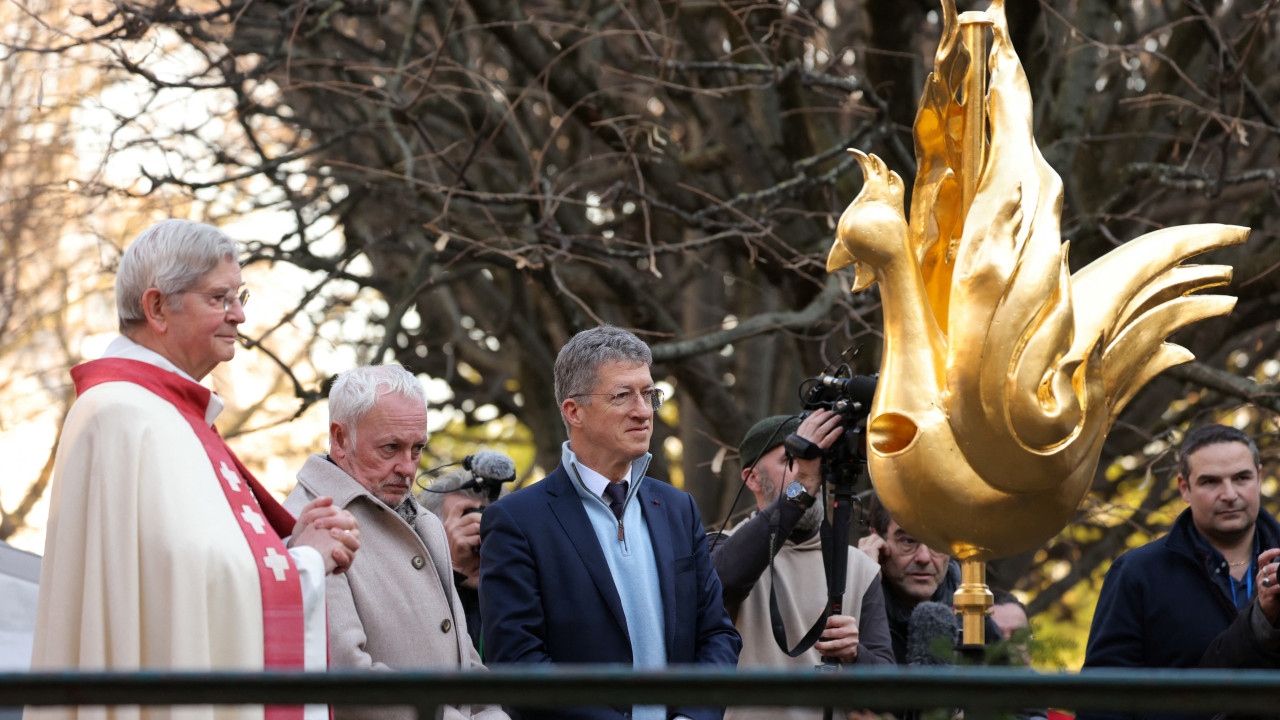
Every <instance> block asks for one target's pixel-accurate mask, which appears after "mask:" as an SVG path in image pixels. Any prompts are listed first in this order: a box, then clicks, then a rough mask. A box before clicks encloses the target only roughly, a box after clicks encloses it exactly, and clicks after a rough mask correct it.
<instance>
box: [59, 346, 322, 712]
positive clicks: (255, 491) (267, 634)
mask: <svg viewBox="0 0 1280 720" xmlns="http://www.w3.org/2000/svg"><path fill="white" fill-rule="evenodd" d="M71 379H72V380H73V381H74V382H75V386H76V397H79V396H80V395H81V394H83V393H84V392H85V391H86V390H88V389H89V388H91V387H93V386H95V385H99V384H101V383H106V382H129V383H133V384H135V385H140V386H141V387H143V388H145V389H147V390H149V391H151V392H152V393H154V394H155V395H157V396H159V397H160V398H161V399H163V400H165V401H166V402H168V403H170V404H172V405H173V406H174V407H175V408H176V409H177V410H178V412H179V413H181V414H182V417H183V418H184V419H185V420H186V421H187V422H188V423H190V425H191V429H192V431H194V432H195V434H196V437H198V438H200V443H201V444H202V445H204V449H205V453H206V454H207V455H208V456H209V461H210V462H211V463H212V464H213V474H214V476H215V477H217V478H219V479H220V480H221V482H219V483H218V486H219V487H221V488H222V491H223V493H224V494H225V495H226V498H227V504H228V506H229V507H230V508H231V514H232V515H233V516H235V518H236V522H238V523H240V531H241V532H243V533H244V537H245V540H246V541H248V543H249V547H250V549H251V550H252V551H253V556H254V558H255V559H256V561H257V566H258V581H259V585H261V587H262V631H263V648H264V652H263V658H262V664H263V667H264V668H267V669H280V670H301V669H303V667H304V665H305V629H304V620H303V612H302V585H301V583H300V582H299V578H298V568H297V567H296V566H295V565H294V564H293V559H292V558H291V557H290V556H289V551H288V549H287V548H286V547H285V545H284V543H283V542H282V541H281V539H280V538H282V537H288V536H289V535H291V534H292V533H293V526H294V524H295V523H296V519H295V518H294V517H293V515H292V514H291V513H290V512H289V511H288V510H285V509H284V506H283V505H281V504H280V503H279V502H277V501H276V499H275V498H274V497H272V496H271V493H269V492H267V490H266V489H265V488H263V487H262V484H261V483H259V482H258V480H257V479H256V478H254V477H253V474H252V473H250V472H249V471H248V470H247V469H246V468H245V466H244V465H243V464H242V463H241V462H240V459H239V458H237V457H236V455H235V453H233V452H231V448H229V447H227V443H226V442H225V441H224V440H223V439H222V436H221V435H219V434H218V431H217V429H215V428H214V427H213V426H211V425H207V424H205V409H206V408H207V407H208V406H209V398H210V396H211V395H212V394H213V393H212V391H210V390H209V389H208V388H206V387H204V386H203V385H200V384H199V383H195V382H192V381H190V380H187V379H186V378H183V377H181V376H179V375H177V374H175V373H172V372H169V371H167V370H164V369H163V368H159V367H156V366H154V365H151V364H149V363H145V362H141V361H138V360H126V359H123V358H104V359H102V360H93V361H90V362H87V363H84V364H81V365H78V366H76V367H74V368H72V369H71ZM265 714H266V718H267V719H268V720H285V719H286V718H290V719H297V720H300V719H301V718H302V716H303V710H302V706H300V705H296V706H282V705H268V706H266V708H265Z"/></svg>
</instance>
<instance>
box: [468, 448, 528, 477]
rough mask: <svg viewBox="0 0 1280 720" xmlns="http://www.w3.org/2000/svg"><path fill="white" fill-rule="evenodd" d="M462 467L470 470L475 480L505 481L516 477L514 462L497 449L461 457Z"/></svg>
mask: <svg viewBox="0 0 1280 720" xmlns="http://www.w3.org/2000/svg"><path fill="white" fill-rule="evenodd" d="M462 467H463V468H464V469H466V470H470V471H471V474H472V475H474V476H476V479H477V480H481V479H483V480H493V481H496V482H499V483H507V482H511V481H512V480H515V479H516V463H515V461H514V460H512V459H511V458H509V457H507V456H506V455H503V454H502V453H500V452H498V451H497V450H481V451H480V452H478V453H476V454H475V455H468V456H466V457H464V458H462Z"/></svg>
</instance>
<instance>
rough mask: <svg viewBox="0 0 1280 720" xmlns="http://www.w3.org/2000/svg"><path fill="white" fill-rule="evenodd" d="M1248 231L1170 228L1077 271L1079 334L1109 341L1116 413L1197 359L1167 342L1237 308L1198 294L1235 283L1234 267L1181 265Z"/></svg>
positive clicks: (1227, 300) (1107, 365)
mask: <svg viewBox="0 0 1280 720" xmlns="http://www.w3.org/2000/svg"><path fill="white" fill-rule="evenodd" d="M1248 236H1249V229H1248V228H1243V227H1238V226H1234V225H1216V224H1204V225H1185V226H1181V227H1173V228H1165V229H1163V230H1157V231H1155V232H1152V233H1147V234H1146V235H1143V236H1142V237H1139V238H1136V239H1134V240H1131V241H1130V242H1128V243H1125V244H1124V245H1122V246H1120V247H1119V248H1117V249H1115V250H1113V251H1111V252H1110V253H1108V254H1107V255H1105V256H1103V257H1101V258H1099V259H1098V260H1096V261H1094V262H1093V263H1091V264H1090V265H1088V266H1087V267H1085V268H1083V269H1081V270H1080V271H1079V272H1077V273H1076V274H1075V275H1074V276H1072V285H1073V288H1074V290H1075V292H1076V302H1077V306H1078V309H1077V314H1076V317H1077V318H1078V323H1079V324H1078V326H1077V337H1078V338H1080V337H1091V338H1097V339H1098V341H1100V342H1101V343H1102V352H1103V355H1102V372H1103V388H1104V393H1105V397H1106V398H1107V402H1108V405H1109V406H1110V409H1111V414H1112V417H1114V416H1115V415H1116V414H1117V413H1119V412H1120V410H1121V409H1122V408H1123V407H1124V405H1125V404H1126V403H1127V402H1128V401H1129V400H1130V399H1132V397H1133V395H1134V394H1135V393H1136V392H1137V391H1138V389H1139V388H1141V387H1142V386H1143V385H1144V384H1145V383H1147V382H1148V381H1149V380H1151V378H1153V377H1155V376H1156V375H1158V374H1160V373H1161V372H1163V371H1165V370H1167V369H1169V368H1171V367H1173V366H1174V365H1178V364H1181V363H1184V362H1188V361H1190V360H1192V359H1193V356H1192V354H1191V353H1190V352H1188V351H1187V350H1185V349H1183V348H1182V347H1179V346H1178V345H1174V344H1172V343H1166V342H1164V339H1165V338H1166V337H1168V336H1169V335H1170V334H1171V333H1173V332H1174V331H1176V330H1179V329H1181V328H1183V327H1186V326H1187V325H1190V324H1191V323H1193V322H1197V321H1200V320H1205V319H1207V318H1211V317H1215V316H1218V315H1225V314H1227V313H1229V312H1231V309H1232V308H1233V307H1234V306H1235V299H1234V298H1231V297H1227V296H1224V295H1194V294H1193V293H1195V292H1198V291H1200V290H1205V289H1208V288H1212V287H1217V286H1221V285H1225V284H1227V283H1229V282H1230V281H1231V268H1230V267H1229V266H1226V265H1180V263H1182V262H1183V261H1184V260H1187V259H1188V258H1191V257H1194V256H1196V255H1199V254H1201V253H1204V252H1208V251H1210V250H1215V249H1218V248H1223V247H1228V246H1231V245H1238V244H1240V243H1242V242H1244V241H1245V239H1246V238H1247V237H1248ZM1153 258H1155V259H1157V261H1156V262H1152V259H1153ZM1135 270H1136V271H1137V272H1135ZM1076 351H1078V349H1077V348H1073V352H1076Z"/></svg>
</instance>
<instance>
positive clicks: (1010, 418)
mask: <svg viewBox="0 0 1280 720" xmlns="http://www.w3.org/2000/svg"><path fill="white" fill-rule="evenodd" d="M943 15H944V32H943V37H942V41H941V43H940V45H939V48H938V53H937V62H936V66H935V69H934V72H933V73H932V74H931V75H930V76H929V79H928V80H927V82H926V88H925V92H924V96H923V97H922V99H921V107H920V110H919V112H918V115H917V118H916V124H915V134H916V154H917V158H918V160H919V172H918V174H917V176H916V181H915V187H914V191H913V195H912V203H911V218H910V222H908V220H907V218H906V217H905V216H904V214H903V196H904V188H903V183H902V179H901V178H900V177H899V176H898V175H897V174H896V173H894V172H891V171H889V169H888V168H886V167H885V164H884V162H882V161H881V160H880V159H879V158H877V157H875V156H874V155H872V156H867V155H863V154H862V153H859V152H857V151H851V152H853V153H854V154H855V155H857V159H858V162H859V164H860V165H861V166H862V170H863V173H864V176H865V180H866V181H865V184H864V185H863V188H862V192H861V193H859V194H858V196H857V198H856V199H855V200H854V201H853V202H852V203H851V204H850V205H849V207H848V209H846V210H845V212H844V214H843V216H842V217H841V218H840V222H839V225H838V228H837V230H836V243H835V246H834V247H833V248H832V249H831V254H830V256H829V258H828V260H827V270H828V271H829V272H834V271H835V270H836V269H838V268H841V267H844V266H846V265H849V264H853V265H854V266H855V271H856V276H855V282H854V291H858V290H861V289H863V288H865V287H867V286H869V285H870V284H872V283H875V282H878V283H880V292H881V299H882V303H883V311H884V335H885V341H884V356H883V361H882V365H881V368H880V381H879V382H880V384H879V387H878V390H877V392H876V395H875V400H874V402H873V405H872V409H871V413H870V415H869V416H868V420H867V429H868V432H867V437H868V443H867V444H868V448H867V455H868V467H869V471H870V474H871V478H872V482H873V483H874V485H875V488H876V490H877V492H878V494H879V495H880V498H881V500H882V501H883V503H884V505H885V507H886V508H887V509H888V510H889V512H890V514H891V515H892V516H893V517H894V519H895V520H897V521H898V522H899V524H901V525H902V526H903V528H905V529H906V530H907V531H908V532H910V533H911V534H912V535H914V536H916V537H917V538H918V539H919V540H920V541H921V542H924V543H925V544H927V545H929V546H931V547H933V548H936V549H938V550H943V549H945V550H946V551H948V552H950V553H951V554H952V555H954V556H956V557H958V558H959V559H961V560H963V561H967V563H970V564H977V565H978V566H979V567H981V563H982V562H985V561H986V560H989V559H992V558H996V557H1004V556H1007V555H1012V554H1015V553H1018V552H1022V551H1024V550H1028V549H1032V548H1034V547H1036V546H1038V545H1040V544H1041V543H1043V542H1044V541H1046V540H1048V539H1049V538H1050V537H1052V536H1053V535H1054V534H1056V533H1057V532H1058V530H1059V529H1061V528H1062V527H1063V526H1064V525H1065V524H1066V523H1067V521H1068V520H1069V519H1070V517H1071V516H1072V514H1073V513H1074V512H1075V510H1076V508H1077V507H1078V506H1079V504H1080V501H1081V499H1082V498H1083V497H1084V495H1085V493H1086V492H1087V491H1088V489H1089V486H1090V483H1091V481H1092V480H1093V477H1094V470H1095V468H1096V466H1097V463H1098V457H1099V454H1100V452H1101V448H1102V443H1103V440H1104V439H1105V438H1106V434H1107V431H1108V429H1109V428H1110V426H1111V424H1112V422H1113V421H1114V419H1115V417H1116V415H1117V414H1118V413H1119V412H1120V410H1121V408H1123V407H1124V406H1125V404H1126V403H1127V402H1128V401H1129V400H1130V399H1131V398H1132V397H1133V396H1134V394H1135V393H1136V392H1137V391H1138V390H1139V389H1140V388H1141V387H1142V386H1143V385H1144V384H1145V383H1147V382H1148V381H1149V380H1150V379H1151V378H1152V377H1154V376H1155V375H1156V374H1158V373H1160V372H1161V371H1163V370H1165V369H1166V368H1168V367H1171V366H1173V365H1176V364H1178V363H1183V362H1187V361H1189V360H1191V359H1192V355H1191V353H1190V352H1188V351H1187V350H1185V349H1184V348H1181V347H1179V346H1177V345H1173V344H1170V343H1167V342H1165V338H1166V337H1167V336H1168V335H1169V334H1170V333H1171V332H1173V331H1175V330H1177V329H1178V328H1181V327H1183V326H1185V325H1187V324H1189V323H1192V322H1194V321H1197V320H1201V319H1204V318H1208V317H1212V316H1215V315H1222V314H1225V313H1227V312H1229V311H1230V310H1231V308H1232V306H1233V305H1234V303H1235V300H1234V298H1230V297H1225V296H1218V295H1193V294H1192V293H1193V292H1195V291H1197V290H1200V289H1203V288H1208V287H1212V286H1215V285H1222V284H1225V283H1227V282H1229V281H1230V278H1231V269H1230V267H1227V266H1218V265H1207V266H1183V265H1181V264H1180V263H1181V262H1182V261H1183V260H1184V259H1186V258H1189V257H1191V256H1194V255H1196V254H1198V253H1203V252H1206V251H1208V250H1212V249H1215V248H1220V247H1225V246H1228V245H1234V244H1237V243H1241V242H1243V241H1244V240H1245V238H1246V237H1247V236H1248V232H1249V231H1248V229H1247V228H1243V227H1233V226H1227V225H1189V226H1184V227H1173V228H1167V229H1164V230H1158V231H1156V232H1153V233H1150V234H1147V235H1144V236H1142V237H1140V238H1137V239H1136V240H1133V241H1131V242H1128V243H1126V244H1124V245H1123V246H1121V247H1119V248H1117V249H1115V250H1113V251H1112V252H1110V253H1109V254H1107V255H1106V256H1105V257H1102V258H1100V259H1098V260H1097V261H1095V262H1094V263H1092V264H1091V265H1089V266H1088V267H1086V268H1084V269H1082V270H1080V271H1078V272H1076V273H1074V274H1072V273H1071V272H1070V271H1069V270H1068V266H1067V244H1066V243H1064V242H1062V240H1061V236H1060V233H1059V224H1058V223H1059V217H1060V213H1061V206H1062V182H1061V180H1060V179H1059V177H1058V175H1057V174H1056V173H1055V172H1054V171H1053V169H1052V168H1051V167H1049V165H1048V163H1046V162H1045V160H1044V158H1043V157H1042V156H1041V154H1040V151H1039V148H1037V147H1036V144H1035V141H1034V139H1033V137H1032V128H1031V94H1030V89H1029V86H1028V84H1027V79H1026V76H1025V74H1024V73H1023V70H1022V66H1021V64H1020V63H1019V61H1018V57H1017V55H1016V54H1015V53H1014V50H1013V46H1012V43H1011V42H1010V40H1009V35H1008V31H1007V25H1006V21H1005V17H1004V6H1003V1H1002V0H997V1H996V2H994V3H993V4H992V6H991V8H990V9H988V11H987V12H986V13H965V15H963V16H960V17H959V18H957V15H956V10H955V5H954V0H943ZM988 27H989V28H990V32H991V34H992V35H991V37H992V41H991V45H992V49H991V52H990V55H989V58H988V63H983V62H981V59H982V58H984V57H986V55H987V53H986V51H985V43H986V33H987V28H988ZM975 58H977V60H975ZM988 65H989V71H988V70H987V69H986V66H988ZM987 72H989V78H987V77H985V75H986V73H987ZM975 77H976V78H977V80H976V83H977V84H974V83H975V80H974V78H975ZM984 86H985V89H986V91H985V98H984V92H983V88H984ZM988 138H989V140H988ZM979 577H981V576H979ZM969 578H970V576H969V575H968V574H967V573H966V582H968V581H969ZM979 587H980V588H981V589H982V591H983V592H985V585H981V584H980V585H979ZM962 589H964V588H963V587H962ZM988 597H989V595H988ZM959 604H960V601H959V597H958V599H957V605H959ZM966 627H968V625H966ZM979 628H980V625H979ZM979 632H980V630H979Z"/></svg>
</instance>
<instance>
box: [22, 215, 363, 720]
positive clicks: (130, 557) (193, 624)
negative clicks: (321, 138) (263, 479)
mask: <svg viewBox="0 0 1280 720" xmlns="http://www.w3.org/2000/svg"><path fill="white" fill-rule="evenodd" d="M236 258H237V249H236V245H235V243H234V242H233V241H232V240H231V239H230V238H228V237H227V236H226V235H224V234H223V233H222V232H221V231H219V230H218V229H217V228H214V227H212V226H209V225H202V224H198V223H193V222H189V221H185V220H166V221H164V222H161V223H158V224H157V225H154V226H152V227H151V228H149V229H147V230H145V231H144V232H143V233H142V234H141V235H139V236H138V238H137V239H135V240H134V242H133V243H132V244H131V245H130V246H129V248H128V249H127V250H126V252H125V254H124V257H123V258H122V259H121V261H120V267H119V270H118V272H117V276H116V307H117V311H118V313H119V319H120V331H121V337H119V338H117V339H116V340H115V341H114V342H112V343H111V345H110V346H109V347H108V349H107V351H106V353H105V356H104V357H103V358H101V359H99V360H94V361H91V362H88V363H84V364H83V365H80V366H78V367H76V368H74V369H73V370H72V379H73V380H74V382H75V385H76V393H77V399H76V402H75V404H74V405H73V406H72V408H71V411H70V412H69V413H68V415H67V419H66V423H65V425H64V426H63V430H62V436H61V439H60V441H59V443H58V451H57V458H56V461H55V465H54V471H53V480H52V491H51V497H50V511H49V524H48V529H47V536H46V540H45V552H44V562H43V566H42V571H41V575H40V600H39V608H38V616H37V620H36V632H35V641H34V650H33V654H32V669H33V670H66V669H80V670H142V669H147V670H168V669H172V670H194V671H201V670H262V669H264V668H269V669H282V670H283V669H287V670H300V669H307V670H313V669H314V670H323V669H325V667H326V665H327V662H326V644H327V640H326V630H325V602H324V582H325V576H326V574H331V573H342V572H345V571H346V569H347V568H348V567H350V565H351V562H352V560H353V558H354V556H355V552H356V549H357V548H358V547H359V539H358V537H359V530H358V524H357V522H356V520H355V518H354V517H353V516H352V515H351V514H350V513H348V512H346V511H344V510H341V509H339V508H336V507H334V506H333V503H332V500H331V499H329V498H319V499H317V500H316V501H314V502H312V503H310V504H309V505H307V506H306V507H305V508H302V510H301V512H300V514H299V516H298V518H297V519H296V520H295V519H294V517H293V516H292V515H290V514H289V512H288V511H286V510H285V509H284V508H283V507H282V506H281V505H280V504H279V503H278V502H277V501H276V500H275V499H274V498H272V497H271V495H270V494H269V493H267V492H266V491H265V490H263V489H262V486H261V485H260V484H258V482H257V480H256V479H254V478H253V476H252V475H251V474H250V473H249V472H248V470H246V469H245V468H244V466H243V465H242V464H241V463H240V461H239V460H238V459H237V458H236V457H235V454H234V453H232V452H231V450H230V448H228V447H227V445H226V443H225V442H223V441H222V438H221V437H220V436H219V435H218V433H217V431H216V429H214V427H213V423H214V420H215V419H216V418H217V416H218V413H219V412H220V411H221V410H222V407H223V403H222V400H221V399H220V398H219V397H218V396H217V395H215V394H213V393H211V392H210V391H209V390H208V389H207V388H205V387H204V386H202V385H200V384H199V381H200V380H201V379H203V378H204V377H205V376H206V375H208V374H209V372H210V371H211V370H213V368H214V367H215V366H217V365H218V363H221V362H226V361H228V360H230V359H231V358H232V356H233V355H234V354H235V344H236V337H237V327H238V326H239V324H240V323H241V322H243V321H244V302H245V300H247V293H245V292H244V291H243V290H242V286H243V284H244V283H243V281H242V280H241V276H240V266H239V263H238V262H237V259H236ZM27 713H28V717H33V718H70V717H84V718H120V719H126V718H139V717H141V718H155V719H157V720H163V719H167V718H171V717H172V718H183V719H184V720H257V719H259V718H264V719H265V720H277V719H279V720H284V719H285V718H289V719H291V720H292V719H299V720H300V719H301V718H304V717H305V718H307V719H308V720H310V719H311V718H316V719H317V720H322V719H323V718H327V717H328V709H327V707H325V706H322V705H321V706H307V707H306V708H305V709H304V708H303V707H301V706H267V707H265V708H264V707H262V706H175V707H165V706H153V707H144V708H137V707H115V708H74V707H73V708H58V709H37V708H28V710H27Z"/></svg>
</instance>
